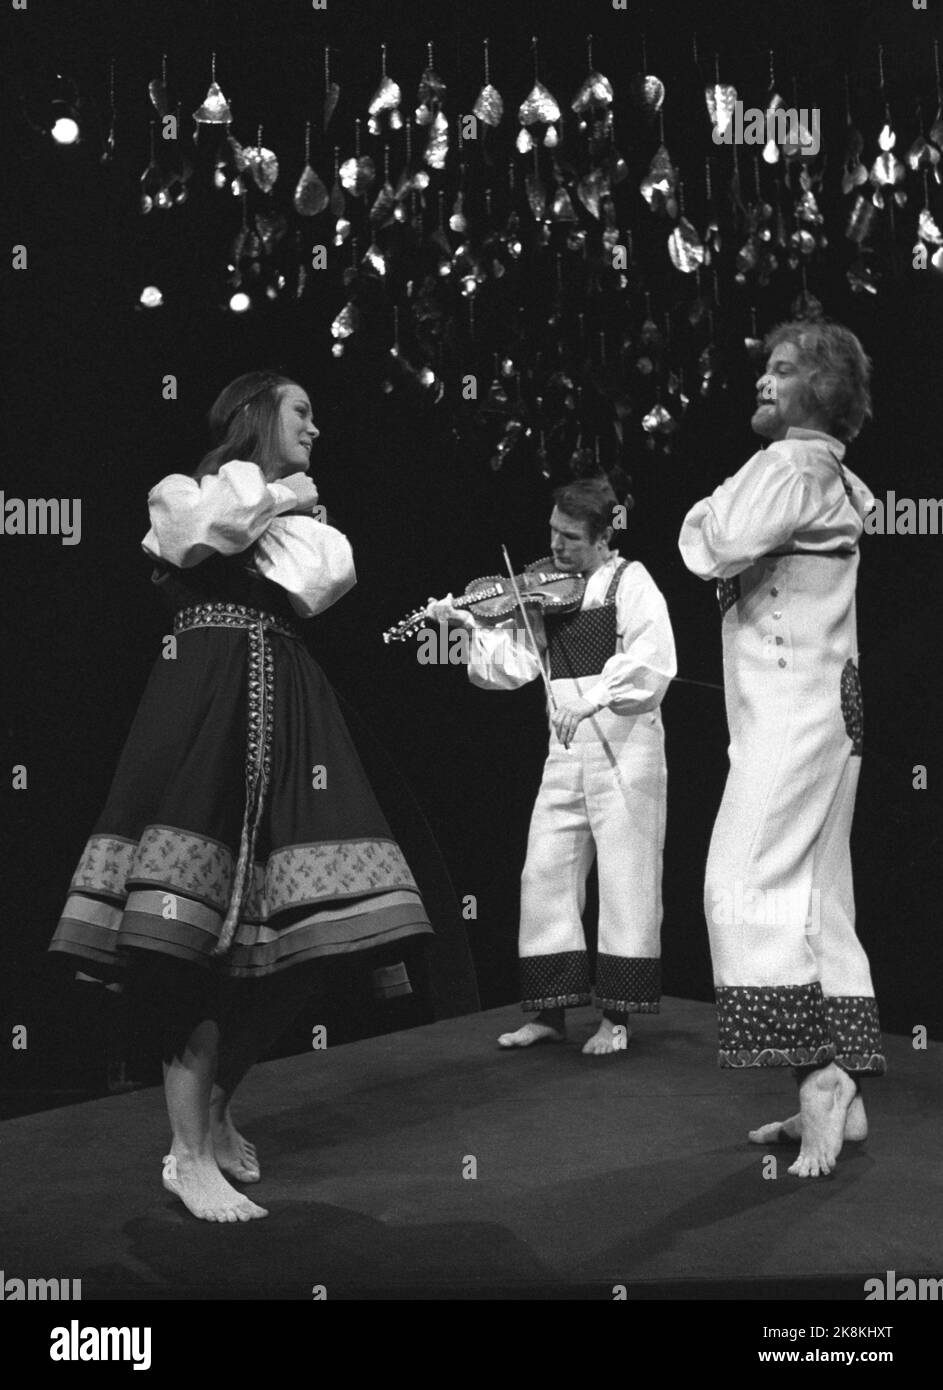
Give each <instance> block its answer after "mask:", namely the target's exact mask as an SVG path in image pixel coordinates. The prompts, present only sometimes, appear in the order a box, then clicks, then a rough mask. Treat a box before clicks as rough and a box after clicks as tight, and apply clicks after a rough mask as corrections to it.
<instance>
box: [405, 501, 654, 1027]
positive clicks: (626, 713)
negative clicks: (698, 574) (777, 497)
mask: <svg viewBox="0 0 943 1390" xmlns="http://www.w3.org/2000/svg"><path fill="white" fill-rule="evenodd" d="M554 501H555V503H556V505H555V506H554V509H553V513H552V515H551V517H550V536H551V545H552V551H553V563H554V566H555V568H556V569H557V570H559V571H561V572H563V573H567V574H578V575H582V576H583V578H584V579H585V581H586V587H585V591H584V593H583V598H582V603H581V606H580V608H579V609H578V610H577V611H576V612H573V613H568V614H551V613H547V614H546V615H545V617H544V618H543V620H542V619H541V616H540V614H539V613H536V612H534V613H533V616H532V617H531V628H532V631H533V635H534V642H532V641H531V640H530V637H529V635H527V634H526V632H525V631H522V630H521V629H520V628H516V629H513V635H514V637H515V638H516V640H514V641H509V640H508V638H509V628H508V627H507V626H501V627H482V626H480V625H478V623H477V622H476V620H475V618H474V617H473V616H472V614H470V613H468V612H462V611H459V610H456V609H455V608H454V607H453V605H452V601H451V599H452V596H451V595H449V596H448V597H447V598H446V599H444V600H440V601H438V602H431V603H430V606H429V608H428V609H427V613H428V615H429V616H430V617H431V618H433V619H435V620H443V619H444V620H447V621H449V622H454V623H462V624H464V625H465V626H467V627H469V628H470V629H471V641H470V657H469V667H468V674H469V678H470V680H471V681H472V683H473V684H474V685H477V686H479V687H480V688H481V689H484V690H515V689H518V688H519V687H520V686H522V685H525V684H526V683H527V682H528V681H532V680H536V679H537V678H538V677H540V675H541V670H542V669H544V670H545V671H546V673H547V675H548V676H549V683H550V689H551V690H552V692H553V697H554V706H553V708H552V709H551V710H550V724H551V728H550V747H549V751H548V754H547V761H546V765H545V767H544V774H543V780H542V782H541V786H540V791H539V792H538V795H537V800H536V803H535V805H534V810H533V815H532V817H531V823H530V833H529V836H528V843H527V859H526V862H525V865H524V872H523V876H522V879H521V918H520V937H519V952H520V969H521V981H522V986H523V988H522V993H523V1008H524V1011H525V1012H534V1013H536V1018H535V1019H534V1020H533V1021H529V1022H527V1023H525V1024H524V1025H523V1027H521V1028H519V1029H517V1030H516V1031H514V1032H511V1033H504V1034H502V1036H501V1037H500V1038H499V1039H498V1041H499V1043H500V1044H501V1046H502V1047H529V1046H531V1045H532V1044H533V1043H536V1042H545V1041H563V1040H564V1039H565V1036H566V1034H565V1010H566V1009H567V1008H569V1007H571V1006H577V1005H583V1004H589V1003H590V1002H591V1001H592V1000H593V998H595V1002H596V1004H597V1006H598V1007H599V1008H600V1009H602V1011H603V1014H602V1018H601V1020H600V1022H599V1026H598V1029H597V1031H596V1032H595V1033H594V1034H593V1036H592V1037H591V1038H590V1039H589V1040H588V1041H587V1042H586V1044H585V1046H584V1048H583V1051H584V1052H586V1053H589V1054H594V1055H603V1054H608V1053H612V1052H617V1051H621V1050H623V1049H624V1048H625V1047H626V1044H627V1042H628V1038H629V1031H630V1030H629V1027H628V1015H629V1014H630V1013H657V1012H658V1009H659V1001H660V992H661V983H660V930H661V919H662V904H661V869H662V849H663V845H664V834H665V801H666V793H667V772H666V767H665V751H664V729H663V727H662V722H661V713H660V710H659V706H660V704H661V701H662V698H663V697H664V694H665V691H666V690H667V688H668V685H669V683H670V682H671V680H672V678H673V677H674V675H675V674H676V671H677V666H676V662H675V649H674V638H673V635H672V631H671V624H670V622H669V619H668V610H667V607H666V605H665V601H664V598H663V597H662V595H661V593H660V591H659V590H658V588H657V587H656V586H655V583H654V581H653V580H652V578H651V576H650V575H649V574H648V572H647V571H646V570H645V568H644V567H643V566H642V565H641V564H639V563H638V562H637V561H633V562H628V561H624V560H621V559H620V557H619V555H618V554H616V553H615V552H614V551H612V550H610V544H609V543H610V540H611V538H612V525H611V521H612V517H613V507H614V506H615V505H616V497H615V494H614V493H613V491H612V488H611V487H610V486H609V484H608V482H606V481H605V480H601V479H587V480H583V481H580V482H576V483H572V484H570V485H569V486H567V487H564V488H559V489H558V490H557V491H556V492H555V494H554ZM534 643H536V646H535V644H534ZM594 856H595V857H596V859H597V863H598V875H599V935H598V951H597V955H596V970H595V981H594V986H591V982H590V967H589V960H588V955H587V950H586V942H585V938H584V934H583V925H582V912H583V907H584V904H585V896H586V879H587V876H588V874H589V870H590V868H591V866H592V862H593V858H594Z"/></svg>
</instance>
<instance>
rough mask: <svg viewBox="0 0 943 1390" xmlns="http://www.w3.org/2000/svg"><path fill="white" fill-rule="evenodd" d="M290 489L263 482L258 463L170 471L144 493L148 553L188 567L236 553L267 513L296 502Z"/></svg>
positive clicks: (259, 527) (264, 524)
mask: <svg viewBox="0 0 943 1390" xmlns="http://www.w3.org/2000/svg"><path fill="white" fill-rule="evenodd" d="M297 503H298V499H297V496H296V494H295V493H294V492H292V490H291V488H288V487H285V486H284V485H283V484H282V483H267V482H266V480H265V477H264V475H263V473H262V470H261V469H260V468H259V466H258V464H256V463H250V462H248V461H247V460H244V459H233V460H232V462H231V463H224V464H223V465H222V467H221V468H220V470H219V472H218V473H216V474H211V475H209V476H208V477H206V478H201V479H200V480H199V482H198V481H197V480H196V479H195V478H188V477H187V476H186V474H184V473H171V474H170V475H169V477H166V478H162V479H161V481H160V482H159V483H158V484H157V486H156V487H153V488H152V489H151V491H150V492H149V493H148V498H147V505H148V511H149V512H150V518H151V529H150V530H149V531H148V533H147V535H146V536H145V537H144V540H143V541H142V542H141V545H142V547H143V549H144V550H145V551H146V552H147V554H148V555H152V556H153V557H154V559H156V560H166V561H167V563H168V564H170V565H176V566H178V568H180V569H190V568H191V567H192V566H193V565H198V564H199V563H200V561H201V560H205V559H207V557H208V556H210V555H213V554H219V555H236V554H238V553H239V552H240V551H242V550H246V549H248V547H249V546H250V545H252V543H253V541H255V540H257V539H258V537H259V536H260V535H261V534H262V532H263V531H264V530H265V528H266V527H267V526H268V524H269V522H270V521H271V520H272V518H273V517H275V516H277V515H279V514H280V513H281V512H288V511H291V509H292V508H293V507H295V506H297Z"/></svg>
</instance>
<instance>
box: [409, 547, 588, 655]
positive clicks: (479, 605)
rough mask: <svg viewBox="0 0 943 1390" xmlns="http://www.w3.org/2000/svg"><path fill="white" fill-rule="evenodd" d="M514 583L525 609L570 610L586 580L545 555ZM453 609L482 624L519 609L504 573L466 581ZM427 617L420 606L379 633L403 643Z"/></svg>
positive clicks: (577, 602) (577, 603) (580, 598)
mask: <svg viewBox="0 0 943 1390" xmlns="http://www.w3.org/2000/svg"><path fill="white" fill-rule="evenodd" d="M514 583H515V584H516V585H517V588H518V591H519V593H520V598H521V602H522V603H523V604H524V607H525V608H531V609H533V610H535V611H539V612H541V613H572V612H573V611H574V610H575V609H577V608H579V606H580V604H581V603H582V602H583V591H584V590H585V588H586V580H585V579H584V578H583V576H582V575H581V574H563V573H562V572H561V571H560V570H557V569H554V567H553V560H552V559H551V558H550V557H549V556H545V557H544V558H543V559H542V560H534V561H533V563H532V564H529V565H526V566H525V567H524V573H523V574H519V575H515V577H514ZM452 603H453V605H454V607H455V608H465V609H468V610H469V611H470V612H472V613H473V614H474V615H475V617H476V618H477V620H478V621H479V622H480V623H482V624H483V625H484V626H486V627H492V626H494V625H495V624H497V623H500V622H502V621H503V619H505V618H508V617H510V616H511V614H512V613H516V612H520V607H519V604H518V599H517V595H516V594H515V592H514V587H513V584H512V582H511V579H510V578H509V576H508V575H501V574H486V575H482V576H481V578H479V579H473V580H472V581H471V583H470V584H466V586H465V592H464V593H463V594H462V595H460V597H458V598H455V599H453V600H452ZM429 621H430V619H428V618H427V617H426V610H425V609H424V608H417V609H416V610H415V612H413V613H410V614H408V616H407V617H405V618H403V619H402V620H401V621H400V622H398V623H395V624H394V626H393V627H391V628H388V629H387V631H386V632H384V634H383V640H384V642H386V643H389V642H404V641H405V640H406V638H407V637H409V636H411V635H412V633H414V632H418V630H419V629H420V628H421V627H422V626H423V625H424V624H425V623H427V622H429Z"/></svg>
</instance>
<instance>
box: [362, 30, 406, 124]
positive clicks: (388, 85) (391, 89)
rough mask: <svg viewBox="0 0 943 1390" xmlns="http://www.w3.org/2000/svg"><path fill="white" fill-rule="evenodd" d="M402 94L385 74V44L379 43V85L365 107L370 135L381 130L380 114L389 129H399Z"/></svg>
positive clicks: (401, 119) (401, 121)
mask: <svg viewBox="0 0 943 1390" xmlns="http://www.w3.org/2000/svg"><path fill="white" fill-rule="evenodd" d="M402 100H403V94H402V92H401V91H400V89H399V86H398V84H397V83H395V82H394V81H392V79H391V78H389V77H387V75H386V44H385V43H381V45H380V85H379V86H378V87H377V89H376V91H375V92H374V94H373V98H372V100H371V102H370V105H369V107H368V108H367V110H368V114H369V117H370V119H369V120H368V121H367V129H368V130H369V132H370V134H371V135H379V134H380V132H381V130H382V128H383V127H382V124H381V122H380V119H379V118H380V116H386V118H387V122H388V124H389V128H390V130H401V129H402V125H403V118H402V116H401V115H400V110H399V107H400V102H401V101H402Z"/></svg>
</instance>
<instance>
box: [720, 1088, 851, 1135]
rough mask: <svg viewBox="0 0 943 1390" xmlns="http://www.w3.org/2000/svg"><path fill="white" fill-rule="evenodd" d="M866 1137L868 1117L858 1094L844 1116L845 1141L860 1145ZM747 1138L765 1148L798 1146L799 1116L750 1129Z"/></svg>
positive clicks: (800, 1133) (799, 1132)
mask: <svg viewBox="0 0 943 1390" xmlns="http://www.w3.org/2000/svg"><path fill="white" fill-rule="evenodd" d="M867 1137H868V1117H867V1115H866V1114H865V1110H864V1101H863V1100H862V1099H861V1096H860V1094H859V1095H856V1096H855V1098H854V1100H853V1101H852V1102H851V1104H850V1105H849V1107H848V1114H847V1115H846V1116H845V1139H846V1141H850V1142H851V1143H853V1144H862V1143H864V1141H865V1139H867ZM747 1138H748V1139H749V1141H750V1143H751V1144H763V1145H765V1146H766V1147H769V1145H770V1144H798V1143H799V1140H800V1139H801V1138H802V1129H801V1126H800V1120H799V1116H798V1115H790V1117H789V1119H788V1120H774V1121H773V1123H772V1124H769V1125H761V1126H760V1128H759V1129H751V1130H750V1132H749V1134H748V1135H747Z"/></svg>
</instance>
